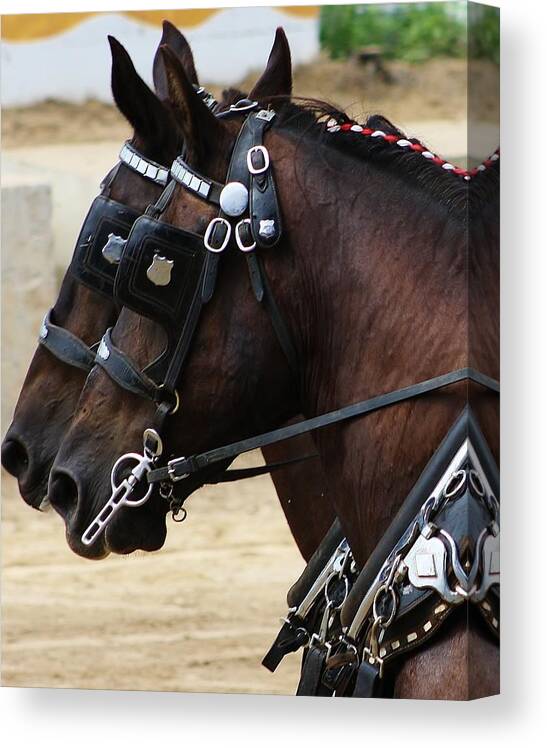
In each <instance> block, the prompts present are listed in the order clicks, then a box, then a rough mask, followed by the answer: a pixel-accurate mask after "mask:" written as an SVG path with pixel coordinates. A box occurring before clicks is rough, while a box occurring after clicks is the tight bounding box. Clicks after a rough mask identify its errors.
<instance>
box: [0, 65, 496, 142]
mask: <svg viewBox="0 0 547 748" xmlns="http://www.w3.org/2000/svg"><path fill="white" fill-rule="evenodd" d="M386 64H387V67H388V68H389V71H390V74H391V75H392V77H393V82H392V83H391V84H387V83H385V82H384V81H383V80H381V79H379V78H378V76H376V75H374V74H373V73H372V71H371V70H369V69H368V68H363V66H361V65H358V64H356V63H355V62H353V61H351V60H350V61H333V60H328V59H325V58H324V57H321V58H319V59H318V60H317V61H316V62H314V63H313V64H310V65H301V66H300V67H297V68H296V69H295V71H294V93H295V94H296V95H299V96H312V97H316V98H321V99H324V100H327V101H329V102H331V103H333V104H335V105H336V106H338V107H341V108H342V109H346V110H347V111H348V112H349V113H350V114H351V115H352V116H353V117H355V118H356V119H358V120H360V121H362V119H363V118H364V117H365V116H366V115H367V114H372V113H381V114H383V115H385V116H386V117H388V118H390V119H392V120H393V121H394V122H395V123H396V124H398V125H404V123H405V122H408V121H421V120H445V121H460V120H462V119H464V118H465V117H466V114H467V97H466V91H467V76H468V68H467V65H466V63H465V61H464V60H452V59H448V60H443V59H438V60H437V59H436V60H431V61H429V62H428V63H426V64H410V63H406V62H399V61H389V62H388V63H386ZM258 75H259V72H258V71H257V72H256V73H254V74H252V75H249V76H248V77H247V78H246V79H245V80H243V81H240V82H239V83H238V84H236V87H237V88H240V89H241V90H242V91H249V90H250V88H251V86H252V85H253V83H254V82H255V81H256V79H257V77H258ZM496 75H497V71H496V70H495V69H494V68H493V66H491V65H488V64H486V63H477V64H476V66H475V68H474V70H473V76H474V81H475V89H474V90H479V88H480V90H481V96H480V98H479V97H477V98H478V100H479V101H480V112H479V111H477V109H478V106H477V105H475V106H474V110H473V115H474V118H475V119H480V120H482V121H494V120H496V118H497V108H498V103H499V102H498V100H497V98H496V95H495V91H496V86H495V85H494V80H495V77H496ZM205 85H206V86H207V84H205ZM207 87H208V88H209V89H210V90H211V91H212V92H213V93H214V94H215V96H217V97H219V96H220V95H221V89H220V88H219V87H218V86H207ZM403 129H404V128H403ZM129 134H130V133H129V132H128V125H127V123H126V122H125V120H124V119H123V117H122V116H121V115H120V114H119V113H118V111H117V110H116V109H115V107H113V106H109V105H107V104H102V103H100V102H97V101H88V102H86V103H85V104H83V105H75V104H67V103H62V102H58V101H46V102H43V103H41V104H37V105H36V106H32V107H24V108H13V109H6V110H4V111H3V113H2V146H3V147H4V148H16V147H24V146H28V145H29V143H32V144H33V145H35V146H36V145H41V144H54V143H59V142H63V143H81V142H86V143H90V142H97V141H102V140H118V139H119V140H120V141H121V140H123V139H124V138H126V137H128V135H129ZM451 155H452V154H451Z"/></svg>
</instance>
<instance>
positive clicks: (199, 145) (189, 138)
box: [160, 45, 224, 164]
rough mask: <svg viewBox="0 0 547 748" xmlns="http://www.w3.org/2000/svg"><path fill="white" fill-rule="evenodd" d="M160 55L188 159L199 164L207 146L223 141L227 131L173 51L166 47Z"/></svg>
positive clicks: (161, 48) (164, 46)
mask: <svg viewBox="0 0 547 748" xmlns="http://www.w3.org/2000/svg"><path fill="white" fill-rule="evenodd" d="M160 52H161V54H162V55H163V61H164V64H165V73H166V77H167V87H168V90H169V101H170V102H171V105H172V106H173V108H174V110H175V115H176V118H177V123H178V125H179V127H180V129H181V131H182V135H183V138H184V145H185V147H186V154H187V158H188V161H189V162H190V163H192V164H197V163H199V162H200V160H201V159H202V157H203V155H204V153H205V144H207V143H211V142H216V141H217V140H219V139H220V138H221V137H222V136H223V135H224V128H223V126H222V125H221V123H220V121H219V120H217V118H216V117H215V116H214V114H211V112H210V111H209V109H207V107H206V106H205V104H204V103H203V101H202V100H201V99H200V97H199V96H198V95H197V94H196V92H195V91H194V88H193V86H192V83H191V82H190V80H189V79H188V75H187V73H186V72H185V70H184V68H183V67H182V64H181V62H180V60H179V58H178V57H177V56H176V55H175V53H174V52H173V50H172V49H171V48H170V47H168V46H166V45H162V46H161V47H160Z"/></svg>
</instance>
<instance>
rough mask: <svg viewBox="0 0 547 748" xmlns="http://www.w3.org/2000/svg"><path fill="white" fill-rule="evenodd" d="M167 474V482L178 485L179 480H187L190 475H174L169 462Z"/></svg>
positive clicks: (173, 467)
mask: <svg viewBox="0 0 547 748" xmlns="http://www.w3.org/2000/svg"><path fill="white" fill-rule="evenodd" d="M181 459H183V460H184V457H182V458H181ZM167 474H168V475H169V480H170V481H171V483H178V481H179V480H184V479H185V478H188V476H189V475H190V473H183V474H182V475H177V474H176V473H175V466H174V465H173V464H172V463H171V462H168V463H167Z"/></svg>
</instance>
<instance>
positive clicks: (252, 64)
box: [1, 8, 319, 106]
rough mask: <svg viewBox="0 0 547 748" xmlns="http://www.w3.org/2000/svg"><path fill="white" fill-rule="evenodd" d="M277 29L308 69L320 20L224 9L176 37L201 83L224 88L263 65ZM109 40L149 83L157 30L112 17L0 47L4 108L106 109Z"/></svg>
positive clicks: (264, 10)
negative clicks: (58, 103)
mask: <svg viewBox="0 0 547 748" xmlns="http://www.w3.org/2000/svg"><path fill="white" fill-rule="evenodd" d="M277 26H283V28H284V29H285V31H286V33H287V36H288V38H289V43H290V45H291V51H292V57H293V63H294V64H298V63H302V62H308V61H310V60H311V59H312V58H313V57H314V56H315V55H316V54H317V53H318V51H319V39H318V30H319V29H318V26H319V22H318V18H298V17H295V16H290V15H288V14H286V13H283V12H281V11H279V10H276V9H275V8H229V9H226V10H223V11H221V12H219V13H217V14H215V15H213V16H212V17H210V18H209V19H207V20H206V21H204V22H203V23H202V24H201V25H199V26H195V27H193V28H190V29H187V30H186V29H181V30H182V31H183V32H184V34H185V35H186V36H187V38H188V40H189V42H190V44H191V45H192V50H193V52H194V55H195V59H196V64H197V70H198V72H199V75H200V78H201V80H203V81H207V82H209V83H218V84H221V85H224V84H235V83H237V82H238V81H239V80H240V79H241V78H243V77H244V76H245V75H246V74H247V73H249V72H250V71H251V70H253V69H260V68H262V67H263V66H264V64H265V61H266V59H267V57H268V53H269V50H270V48H271V45H272V42H273V38H274V32H275V29H276V27H277ZM107 34H112V35H113V36H116V37H117V38H118V39H119V41H121V42H122V44H124V46H126V47H127V49H128V51H129V53H130V54H131V57H132V58H133V61H134V63H135V65H136V67H137V69H138V70H139V72H140V73H141V75H142V76H143V77H144V78H145V79H146V80H147V81H148V82H149V83H150V82H151V68H152V59H153V56H154V52H155V50H156V48H157V45H158V42H159V39H160V36H161V29H160V28H157V27H155V26H150V25H148V24H144V23H141V22H138V21H135V20H134V19H132V18H128V17H126V16H122V15H119V14H115V13H112V14H107V15H99V16H94V17H92V18H89V19H86V20H84V21H83V22H82V23H80V24H78V25H77V26H75V27H73V28H72V29H70V30H69V31H67V32H65V33H63V34H59V35H56V36H52V37H49V38H44V39H40V40H36V41H32V42H7V41H4V40H3V41H2V50H1V63H2V64H1V67H2V70H1V84H2V89H1V100H2V105H3V106H21V105H26V104H32V103H34V102H36V101H40V100H43V99H45V98H50V97H51V98H56V99H62V100H66V101H76V102H77V101H83V100H85V99H88V98H95V99H99V100H101V101H107V102H110V101H111V93H110V50H109V47H108V42H107V38H106V37H107Z"/></svg>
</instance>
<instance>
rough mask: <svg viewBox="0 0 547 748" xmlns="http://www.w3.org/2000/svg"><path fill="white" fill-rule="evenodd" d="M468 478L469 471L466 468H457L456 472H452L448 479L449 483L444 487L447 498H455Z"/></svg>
mask: <svg viewBox="0 0 547 748" xmlns="http://www.w3.org/2000/svg"><path fill="white" fill-rule="evenodd" d="M466 480H467V472H466V471H465V470H463V469H462V470H456V472H455V473H452V475H451V476H450V478H449V479H448V483H447V484H446V486H445V487H444V491H443V494H444V497H445V498H446V499H452V498H454V496H456V495H457V494H458V493H459V492H460V491H461V489H462V488H463V487H464V485H465V482H466Z"/></svg>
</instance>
